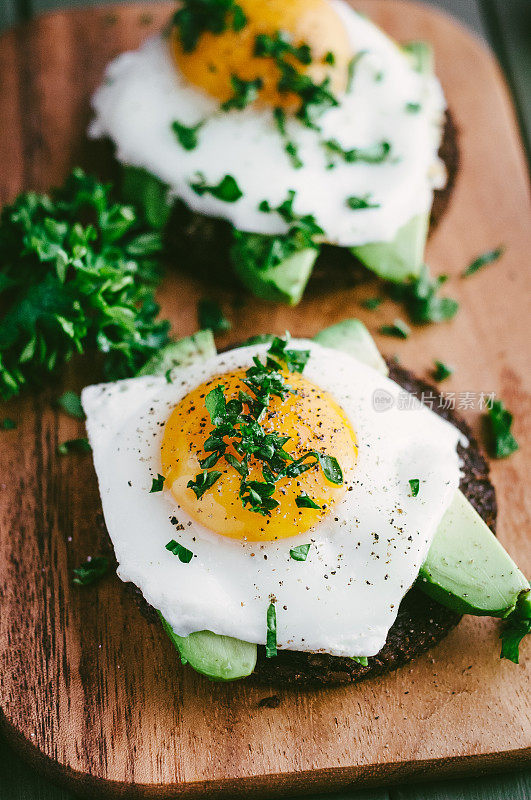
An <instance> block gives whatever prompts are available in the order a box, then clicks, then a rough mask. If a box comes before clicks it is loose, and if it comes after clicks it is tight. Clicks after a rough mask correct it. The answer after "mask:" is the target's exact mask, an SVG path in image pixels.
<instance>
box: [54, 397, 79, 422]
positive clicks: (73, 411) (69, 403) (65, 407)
mask: <svg viewBox="0 0 531 800" xmlns="http://www.w3.org/2000/svg"><path fill="white" fill-rule="evenodd" d="M57 405H58V406H59V408H60V409H61V410H62V411H64V412H65V414H68V415H69V416H70V417H74V418H75V419H85V414H84V411H83V408H82V406H81V399H80V397H79V395H78V394H77V393H76V392H65V393H64V394H62V395H61V397H59V398H58V400H57Z"/></svg>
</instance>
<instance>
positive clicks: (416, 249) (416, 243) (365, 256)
mask: <svg viewBox="0 0 531 800" xmlns="http://www.w3.org/2000/svg"><path fill="white" fill-rule="evenodd" d="M429 221H430V215H429V214H418V215H417V216H416V217H413V218H412V219H410V220H409V222H407V223H406V224H405V225H404V226H403V227H402V228H400V230H399V231H398V233H397V234H396V236H395V238H394V239H393V240H392V241H390V242H375V243H374V244H364V245H361V246H360V247H353V248H352V253H353V255H355V256H356V258H358V259H359V260H360V261H361V262H362V264H364V265H365V266H366V267H367V269H370V270H371V272H374V273H375V274H376V275H378V277H380V278H383V279H385V280H387V281H392V282H393V283H405V282H406V281H408V280H409V279H410V278H417V277H418V275H419V273H420V270H421V268H422V265H423V263H424V250H425V248H426V240H427V238H428V226H429Z"/></svg>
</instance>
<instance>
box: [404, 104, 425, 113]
mask: <svg viewBox="0 0 531 800" xmlns="http://www.w3.org/2000/svg"><path fill="white" fill-rule="evenodd" d="M421 108H422V106H421V104H420V103H406V111H407V112H408V113H409V114H418V112H419V111H420V110H421Z"/></svg>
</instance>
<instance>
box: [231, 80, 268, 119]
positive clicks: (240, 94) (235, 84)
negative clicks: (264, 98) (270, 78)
mask: <svg viewBox="0 0 531 800" xmlns="http://www.w3.org/2000/svg"><path fill="white" fill-rule="evenodd" d="M230 82H231V86H232V90H233V92H234V94H233V96H232V97H231V98H230V99H229V100H226V101H225V102H224V103H222V104H221V108H222V109H223V111H231V109H236V110H237V111H242V110H243V109H244V108H246V107H247V106H248V105H250V104H251V103H254V101H255V100H256V98H257V97H258V92H259V91H260V89H261V88H262V87H263V85H264V83H263V81H262V79H261V78H255V79H254V80H252V81H245V80H243V79H242V78H239V77H238V76H237V75H231V78H230Z"/></svg>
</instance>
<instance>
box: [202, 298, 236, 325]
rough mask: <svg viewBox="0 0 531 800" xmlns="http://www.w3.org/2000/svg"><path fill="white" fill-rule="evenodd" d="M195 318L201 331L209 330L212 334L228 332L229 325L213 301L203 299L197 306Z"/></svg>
mask: <svg viewBox="0 0 531 800" xmlns="http://www.w3.org/2000/svg"><path fill="white" fill-rule="evenodd" d="M197 316H198V319H199V327H200V328H201V329H204V328H210V330H211V331H212V333H224V332H225V331H230V329H231V324H230V322H229V320H228V319H227V318H226V317H225V315H224V314H223V311H222V310H221V308H220V306H219V304H218V303H216V301H215V300H208V299H206V298H204V299H203V300H200V301H199V303H198V305H197Z"/></svg>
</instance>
